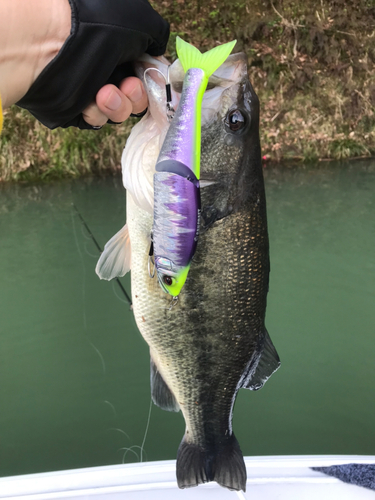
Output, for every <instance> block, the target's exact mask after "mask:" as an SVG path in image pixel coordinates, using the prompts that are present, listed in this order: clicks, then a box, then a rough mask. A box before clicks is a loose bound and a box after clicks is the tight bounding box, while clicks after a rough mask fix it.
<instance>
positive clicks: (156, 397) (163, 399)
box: [150, 358, 180, 411]
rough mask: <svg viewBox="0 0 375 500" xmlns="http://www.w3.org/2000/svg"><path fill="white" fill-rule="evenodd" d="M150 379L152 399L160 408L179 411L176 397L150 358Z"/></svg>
mask: <svg viewBox="0 0 375 500" xmlns="http://www.w3.org/2000/svg"><path fill="white" fill-rule="evenodd" d="M150 381H151V397H152V401H153V402H154V403H155V404H156V405H157V406H159V407H160V408H161V409H162V410H166V411H180V406H179V404H178V403H177V401H176V398H175V397H174V395H173V394H172V392H171V390H170V389H169V387H168V386H167V384H166V383H165V381H164V379H163V377H162V376H161V374H160V372H159V370H158V367H157V366H156V364H155V363H154V361H153V359H152V358H151V364H150Z"/></svg>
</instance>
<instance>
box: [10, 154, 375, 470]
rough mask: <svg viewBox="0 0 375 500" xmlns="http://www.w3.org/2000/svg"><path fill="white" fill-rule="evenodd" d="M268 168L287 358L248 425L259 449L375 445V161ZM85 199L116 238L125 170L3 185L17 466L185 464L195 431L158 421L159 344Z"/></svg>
mask: <svg viewBox="0 0 375 500" xmlns="http://www.w3.org/2000/svg"><path fill="white" fill-rule="evenodd" d="M265 174H266V189H267V200H268V215H269V231H270V240H271V283H270V293H269V301H268V311H267V327H268V330H269V332H270V335H271V337H272V339H273V341H274V344H275V345H276V347H277V350H278V352H279V354H280V357H281V361H282V366H281V368H280V370H279V371H278V372H277V373H276V374H275V375H274V376H273V377H272V378H271V380H270V381H269V382H268V383H267V384H266V386H265V387H264V388H263V389H262V390H261V391H259V392H256V393H253V392H250V391H245V390H242V391H240V394H239V397H238V399H237V403H236V407H235V412H234V430H235V433H236V435H237V438H238V440H239V442H240V444H241V448H242V450H243V452H244V454H245V455H268V454H326V453H330V454H331V453H334V454H336V453H338V454H341V453H342V454H375V426H374V423H375V422H374V420H375V384H374V378H375V362H374V361H375V335H374V334H375V332H374V329H375V328H374V325H375V277H374V275H375V163H374V162H372V163H371V162H354V163H350V164H341V165H339V164H329V165H327V164H326V165H323V166H321V167H319V168H315V169H307V168H306V169H301V168H299V169H298V170H296V169H291V168H286V167H284V168H283V169H281V168H280V169H269V168H267V169H265ZM72 203H75V204H76V205H77V207H78V208H79V210H80V211H81V213H82V215H83V216H84V217H85V219H86V220H87V222H88V224H89V226H90V228H91V230H92V232H93V233H94V235H95V236H96V238H97V239H98V241H99V243H100V244H101V245H103V244H104V243H105V242H106V241H107V240H108V239H109V238H110V237H111V236H112V235H113V234H114V233H115V232H116V231H117V230H118V229H119V228H120V227H122V225H123V223H124V221H125V195H124V190H123V188H122V185H121V181H120V179H106V180H85V181H74V182H61V183H56V184H53V185H45V186H43V185H40V186H13V187H7V188H2V190H1V192H0V237H1V240H0V241H1V244H0V276H1V279H0V299H1V300H0V475H2V476H5V475H13V474H24V473H32V472H42V471H50V470H57V469H68V468H76V467H89V466H96V465H106V464H118V463H121V462H122V461H124V462H132V461H138V460H140V458H141V453H140V447H141V445H142V443H143V442H144V451H143V456H142V458H143V460H163V459H172V458H175V456H176V450H177V448H178V445H179V443H180V440H181V438H182V435H183V431H184V423H183V419H182V416H181V415H180V414H174V413H168V412H164V411H162V410H160V409H159V408H157V407H155V406H152V409H151V414H150V415H149V409H150V390H149V355H148V349H147V346H146V344H145V342H144V341H143V339H142V337H141V336H140V334H139V333H138V331H137V328H136V326H135V322H134V320H133V317H132V312H131V311H130V310H129V306H128V305H127V304H126V302H125V299H124V297H123V295H122V293H121V291H120V289H119V288H118V287H117V285H116V284H112V283H108V282H102V281H100V280H99V279H98V278H97V276H96V274H95V273H94V268H95V264H96V261H97V256H98V253H97V251H96V249H95V246H94V244H93V243H92V241H91V240H90V239H89V238H88V236H87V232H86V231H85V230H84V229H83V228H82V224H81V222H80V220H79V219H78V217H77V215H76V214H75V212H74V211H73V209H72ZM122 282H123V283H124V286H125V288H126V289H127V290H130V284H129V278H123V279H122ZM148 419H149V426H148V432H147V435H146V436H145V430H146V427H147V422H148Z"/></svg>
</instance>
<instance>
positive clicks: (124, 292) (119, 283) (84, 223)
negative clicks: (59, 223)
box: [72, 203, 132, 306]
mask: <svg viewBox="0 0 375 500" xmlns="http://www.w3.org/2000/svg"><path fill="white" fill-rule="evenodd" d="M72 205H73V208H74V210H75V211H76V213H77V215H78V217H79V218H80V220H81V222H82V224H83V226H84V227H85V229H86V231H87V232H88V234H89V236H90V238H91V239H92V241H93V243H94V245H95V246H96V248H97V249H98V250H99V252H100V253H102V252H103V250H102V249H101V247H100V245H99V243H98V241H97V239H96V238H95V236H94V235H93V234H92V232H91V230H90V228H89V226H88V225H87V222H86V221H85V219H84V218H83V217H82V215H81V213H80V211H79V210H78V208H77V207H76V206H75V204H74V203H72ZM80 255H81V258H82V254H81V252H80ZM115 280H116V282H117V284H118V286H119V287H120V289H121V291H122V293H123V294H124V296H125V298H126V300H127V303H128V304H129V306H131V305H132V301H131V298H130V297H129V295H128V294H127V292H126V290H125V288H124V287H123V285H122V283H121V281H120V280H119V279H118V278H115Z"/></svg>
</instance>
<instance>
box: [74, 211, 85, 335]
mask: <svg viewBox="0 0 375 500" xmlns="http://www.w3.org/2000/svg"><path fill="white" fill-rule="evenodd" d="M72 224H73V233H74V239H75V242H76V247H77V250H78V255H79V258H80V260H81V264H82V270H83V279H82V302H83V327H84V329H85V331H87V319H86V292H85V285H86V268H85V261H84V259H83V255H82V252H81V248H80V246H79V243H78V238H77V231H76V225H75V222H74V217H73V214H72Z"/></svg>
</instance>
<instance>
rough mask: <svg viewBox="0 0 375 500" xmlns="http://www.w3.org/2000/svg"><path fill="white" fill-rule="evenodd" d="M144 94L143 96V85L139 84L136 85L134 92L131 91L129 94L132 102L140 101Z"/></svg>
mask: <svg viewBox="0 0 375 500" xmlns="http://www.w3.org/2000/svg"><path fill="white" fill-rule="evenodd" d="M142 96H143V92H142V87H141V85H137V86H136V87H135V89H133V90H132V92H130V94H129V95H128V97H129V99H130V100H131V101H132V102H138V101H140V100H141V99H142Z"/></svg>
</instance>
